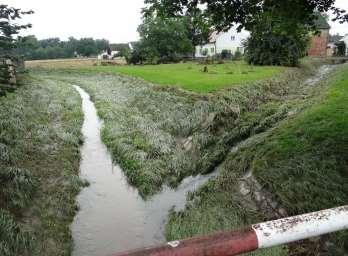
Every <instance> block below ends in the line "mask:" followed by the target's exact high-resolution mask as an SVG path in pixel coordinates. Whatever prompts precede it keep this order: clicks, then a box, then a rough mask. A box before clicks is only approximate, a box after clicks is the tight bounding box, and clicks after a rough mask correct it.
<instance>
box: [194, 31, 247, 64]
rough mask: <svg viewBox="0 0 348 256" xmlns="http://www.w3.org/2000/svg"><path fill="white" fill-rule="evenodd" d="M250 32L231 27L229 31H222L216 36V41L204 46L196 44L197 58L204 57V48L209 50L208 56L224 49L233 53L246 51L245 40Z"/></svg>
mask: <svg viewBox="0 0 348 256" xmlns="http://www.w3.org/2000/svg"><path fill="white" fill-rule="evenodd" d="M248 36H249V33H248V32H246V31H242V32H237V30H236V29H235V28H231V29H230V30H229V31H227V32H224V33H220V34H219V35H218V36H217V37H216V42H215V43H209V44H206V45H202V46H196V53H195V57H196V58H202V57H204V56H203V55H202V52H203V51H204V49H207V50H208V55H207V56H209V57H210V56H214V55H215V54H220V53H221V52H222V51H223V50H229V51H231V53H235V52H236V51H237V50H239V51H240V52H242V53H244V47H243V41H244V40H246V39H247V38H248Z"/></svg>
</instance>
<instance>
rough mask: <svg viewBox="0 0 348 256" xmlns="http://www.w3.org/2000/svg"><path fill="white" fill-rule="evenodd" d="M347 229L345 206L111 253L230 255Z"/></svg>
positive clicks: (129, 255) (125, 255)
mask: <svg viewBox="0 0 348 256" xmlns="http://www.w3.org/2000/svg"><path fill="white" fill-rule="evenodd" d="M344 229H348V205H347V206H342V207H338V208H333V209H329V210H323V211H319V212H315V213H309V214H304V215H300V216H295V217H289V218H285V219H280V220H275V221H269V222H265V223H260V224H256V225H252V226H251V228H250V229H247V230H245V231H233V232H225V233H219V234H215V235H211V236H201V237H196V238H192V239H188V240H183V241H173V242H169V243H167V244H166V245H164V246H161V247H153V248H145V249H140V250H136V251H132V252H125V253H119V254H115V255H114V256H140V255H141V256H233V255H239V254H241V253H246V252H251V251H255V250H257V249H259V248H269V247H273V246H276V245H282V244H287V243H291V242H295V241H299V240H303V239H308V238H311V237H316V236H320V235H324V234H328V233H332V232H336V231H339V230H344Z"/></svg>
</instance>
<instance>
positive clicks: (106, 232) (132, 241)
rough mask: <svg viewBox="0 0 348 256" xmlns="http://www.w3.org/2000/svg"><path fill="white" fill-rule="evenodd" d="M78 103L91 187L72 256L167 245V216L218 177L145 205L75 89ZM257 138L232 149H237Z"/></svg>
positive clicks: (83, 166) (75, 228)
mask: <svg viewBox="0 0 348 256" xmlns="http://www.w3.org/2000/svg"><path fill="white" fill-rule="evenodd" d="M333 68H334V66H323V67H321V68H320V69H319V70H318V72H317V74H316V75H315V76H313V77H311V78H309V79H307V80H306V81H304V84H306V85H309V86H311V85H315V84H316V83H318V82H319V81H320V80H321V79H323V77H325V76H326V75H327V74H328V73H329V72H330V71H332V70H333ZM74 87H75V89H76V90H77V91H78V92H79V93H80V95H81V97H82V107H83V112H84V116H85V120H84V124H83V127H82V133H83V135H84V144H83V146H82V148H81V155H82V160H81V163H80V173H81V174H80V175H81V177H82V178H83V179H86V180H88V181H89V182H90V186H89V187H87V188H85V189H83V190H82V192H81V193H80V194H79V196H78V198H77V200H78V204H79V206H80V209H79V212H78V214H77V215H76V217H75V220H74V222H73V224H72V233H73V239H74V243H75V246H74V251H73V255H74V256H104V255H105V256H107V255H110V254H114V253H117V252H122V251H127V250H131V249H136V248H139V247H144V246H146V247H147V246H152V245H158V244H162V243H163V242H165V237H164V226H165V224H166V220H167V217H168V213H169V210H170V209H172V208H173V207H174V209H175V210H182V209H184V207H185V205H186V195H187V193H188V192H189V191H194V190H196V189H197V188H198V187H200V186H201V185H203V184H204V183H206V182H207V181H208V180H209V179H210V178H212V177H214V176H217V175H218V173H219V171H218V170H217V171H215V172H213V173H212V174H210V175H205V176H203V175H198V176H196V177H188V178H186V179H185V180H183V182H182V183H181V185H180V186H179V187H178V188H177V189H175V190H173V189H170V188H168V187H165V188H164V189H163V191H162V192H161V193H159V194H157V195H155V196H154V197H152V198H151V200H149V201H144V200H143V199H142V198H141V197H140V196H139V194H138V191H137V189H136V188H134V187H132V186H130V185H129V184H128V183H127V179H126V177H125V176H124V174H123V171H122V170H121V168H120V167H119V166H117V165H114V163H113V161H112V158H111V155H110V153H109V152H108V150H107V148H106V146H105V145H104V144H103V142H102V141H101V137H100V130H101V128H102V121H101V120H100V119H99V118H98V115H97V111H96V108H95V106H94V103H93V102H92V101H91V100H90V96H89V95H88V94H87V93H86V92H85V91H84V90H83V89H82V88H80V87H78V86H74ZM254 137H257V136H251V137H250V138H248V139H247V140H246V141H244V142H242V143H239V144H238V145H236V146H235V147H234V148H233V149H232V151H236V150H238V149H239V147H240V146H242V145H243V143H248V142H250V141H252V140H253V139H254Z"/></svg>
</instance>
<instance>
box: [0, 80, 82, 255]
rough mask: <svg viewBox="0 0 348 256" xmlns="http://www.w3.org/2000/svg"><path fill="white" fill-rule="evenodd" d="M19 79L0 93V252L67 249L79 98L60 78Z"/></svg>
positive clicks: (74, 185)
mask: <svg viewBox="0 0 348 256" xmlns="http://www.w3.org/2000/svg"><path fill="white" fill-rule="evenodd" d="M22 83H23V85H22V86H21V87H20V88H19V89H17V90H16V91H15V92H13V93H8V94H7V95H6V96H5V97H0V198H1V203H0V207H1V208H0V234H1V235H0V254H1V255H4V256H7V255H70V251H71V249H72V239H71V234H70V229H69V225H70V223H71V221H72V219H73V216H74V215H75V211H76V204H75V196H76V195H77V193H78V192H79V190H80V188H81V185H82V183H81V181H80V179H79V177H78V170H79V159H80V155H79V146H80V143H81V133H80V129H81V126H82V120H83V115H82V110H81V107H80V105H81V100H80V97H79V95H78V94H77V93H76V92H75V91H74V90H73V88H71V87H70V86H69V85H67V84H64V83H57V82H51V81H48V80H38V79H36V78H32V77H31V78H29V77H27V78H25V79H24V80H23V82H22Z"/></svg>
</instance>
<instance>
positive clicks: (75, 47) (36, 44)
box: [15, 36, 109, 60]
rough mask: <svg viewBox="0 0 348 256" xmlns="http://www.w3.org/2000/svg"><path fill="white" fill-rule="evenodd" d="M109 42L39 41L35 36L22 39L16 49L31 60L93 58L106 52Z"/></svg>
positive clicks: (19, 53)
mask: <svg viewBox="0 0 348 256" xmlns="http://www.w3.org/2000/svg"><path fill="white" fill-rule="evenodd" d="M108 47H109V41H107V40H105V39H93V38H81V39H75V38H74V37H70V38H69V39H68V40H67V41H62V40H60V39H59V38H48V39H43V40H38V39H37V38H36V37H35V36H27V37H23V38H20V40H19V41H18V42H17V47H16V49H15V51H16V53H17V54H18V55H21V56H24V57H25V58H26V59H29V60H38V59H59V58H73V57H75V55H76V54H77V55H80V56H85V57H89V56H93V55H97V54H99V53H100V52H102V51H104V50H106V49H107V48H108Z"/></svg>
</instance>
